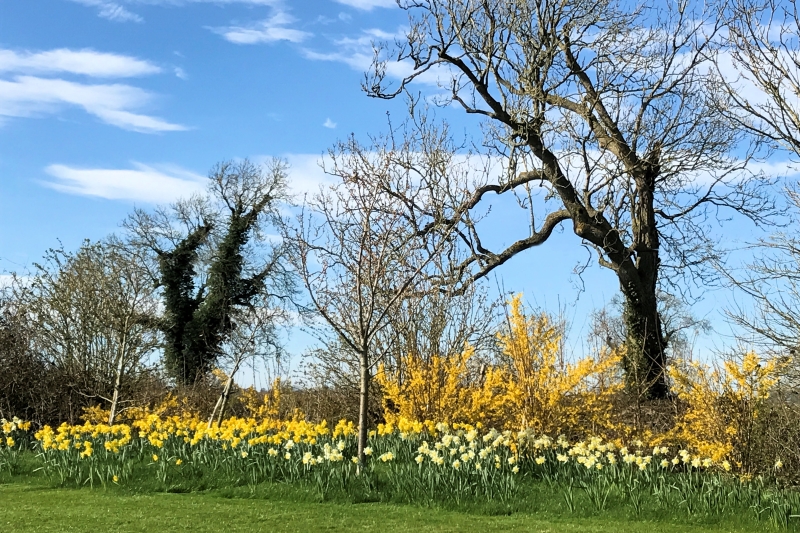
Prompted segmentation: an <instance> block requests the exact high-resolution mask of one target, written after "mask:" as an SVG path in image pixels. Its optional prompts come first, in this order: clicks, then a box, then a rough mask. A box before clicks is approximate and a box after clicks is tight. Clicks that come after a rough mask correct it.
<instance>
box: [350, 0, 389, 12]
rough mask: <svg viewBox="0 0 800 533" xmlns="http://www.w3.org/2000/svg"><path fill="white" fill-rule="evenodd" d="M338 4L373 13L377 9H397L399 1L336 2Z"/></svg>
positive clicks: (354, 0)
mask: <svg viewBox="0 0 800 533" xmlns="http://www.w3.org/2000/svg"><path fill="white" fill-rule="evenodd" d="M336 2H338V3H340V4H344V5H346V6H350V7H354V8H356V9H362V10H364V11H372V9H373V8H376V7H397V0H336Z"/></svg>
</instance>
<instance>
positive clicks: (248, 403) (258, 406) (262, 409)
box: [239, 378, 281, 419]
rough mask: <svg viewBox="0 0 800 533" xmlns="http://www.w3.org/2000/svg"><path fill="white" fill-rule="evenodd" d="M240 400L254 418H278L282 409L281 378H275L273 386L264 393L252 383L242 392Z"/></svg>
mask: <svg viewBox="0 0 800 533" xmlns="http://www.w3.org/2000/svg"><path fill="white" fill-rule="evenodd" d="M239 401H240V402H241V403H242V405H243V406H244V408H245V409H246V410H247V413H248V414H249V415H250V416H251V417H252V418H259V419H260V418H278V416H279V414H280V409H281V378H275V380H274V381H273V382H272V388H271V389H270V390H269V391H267V393H266V394H263V395H262V394H260V393H259V392H258V391H256V389H255V387H254V386H252V385H251V386H250V387H248V388H246V389H244V390H243V391H242V392H241V394H240V395H239Z"/></svg>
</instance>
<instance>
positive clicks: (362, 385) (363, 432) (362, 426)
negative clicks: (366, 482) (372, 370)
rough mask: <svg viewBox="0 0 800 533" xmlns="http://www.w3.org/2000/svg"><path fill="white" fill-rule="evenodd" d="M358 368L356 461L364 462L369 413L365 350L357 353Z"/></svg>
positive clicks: (367, 366) (367, 370)
mask: <svg viewBox="0 0 800 533" xmlns="http://www.w3.org/2000/svg"><path fill="white" fill-rule="evenodd" d="M359 367H360V368H359V369H360V371H361V379H360V380H359V390H358V397H359V404H358V461H359V463H360V464H361V465H363V464H364V457H365V455H364V449H365V448H366V447H367V436H368V432H369V428H368V425H367V424H368V422H369V420H368V414H369V411H368V409H369V382H370V375H369V357H368V356H367V354H366V352H365V353H362V354H360V355H359Z"/></svg>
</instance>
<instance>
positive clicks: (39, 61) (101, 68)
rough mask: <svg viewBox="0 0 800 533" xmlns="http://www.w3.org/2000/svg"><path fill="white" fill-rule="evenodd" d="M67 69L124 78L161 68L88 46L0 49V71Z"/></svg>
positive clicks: (44, 72) (75, 72) (153, 71)
mask: <svg viewBox="0 0 800 533" xmlns="http://www.w3.org/2000/svg"><path fill="white" fill-rule="evenodd" d="M2 72H22V73H27V74H53V73H69V74H80V75H85V76H93V77H98V78H128V77H133V76H144V75H148V74H157V73H159V72H161V68H160V67H158V66H156V65H154V64H152V63H150V62H148V61H143V60H141V59H137V58H135V57H130V56H125V55H120V54H109V53H104V52H97V51H95V50H91V49H83V50H69V49H67V48H58V49H56V50H47V51H44V52H28V51H19V52H18V51H14V50H4V49H0V73H2Z"/></svg>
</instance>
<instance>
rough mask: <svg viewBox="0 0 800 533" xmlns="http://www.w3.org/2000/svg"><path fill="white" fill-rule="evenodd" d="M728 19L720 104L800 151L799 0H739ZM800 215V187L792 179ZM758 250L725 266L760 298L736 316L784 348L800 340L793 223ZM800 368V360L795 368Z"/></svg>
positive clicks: (758, 340) (781, 147) (782, 146)
mask: <svg viewBox="0 0 800 533" xmlns="http://www.w3.org/2000/svg"><path fill="white" fill-rule="evenodd" d="M731 6H732V7H731V12H730V13H729V16H728V20H729V21H730V22H729V25H728V29H729V31H728V34H727V43H726V44H727V46H726V47H725V48H724V49H723V50H721V51H720V54H719V55H718V58H717V67H718V69H719V71H720V73H721V76H720V77H721V79H723V80H724V82H725V83H724V85H723V87H724V88H725V90H726V95H727V97H728V101H727V103H728V105H726V106H721V107H722V108H723V110H724V112H725V113H726V114H727V115H728V116H730V118H731V120H733V121H735V122H736V123H737V124H738V125H739V126H740V127H742V128H745V129H747V130H748V131H750V132H752V133H753V134H755V135H756V136H757V137H758V138H759V139H760V140H762V141H763V142H764V143H765V144H766V145H767V147H768V149H769V150H768V152H767V155H768V156H771V155H773V154H775V152H776V151H783V152H784V153H788V154H789V156H790V157H795V158H797V157H800V114H799V111H798V110H799V109H800V106H799V104H800V56H799V55H798V54H799V53H800V42H798V39H800V18H798V17H799V16H800V12H799V11H798V3H797V1H796V0H780V1H777V0H735V1H734V2H732V3H731ZM788 197H789V200H790V202H791V204H793V207H794V212H793V217H792V219H791V220H790V222H789V224H788V226H787V227H789V228H796V227H797V225H798V223H800V220H798V213H800V191H798V190H797V187H796V185H795V186H789V187H788ZM750 249H751V250H753V251H755V252H756V254H757V255H756V257H755V258H754V259H753V260H752V261H751V262H749V263H748V264H746V265H745V267H744V269H743V270H742V272H738V273H737V272H732V271H730V270H729V269H727V268H726V269H723V272H724V273H725V274H726V275H727V277H728V279H729V281H731V282H732V284H733V285H734V286H735V287H736V288H738V289H739V290H741V291H743V292H744V294H746V295H747V296H748V297H749V298H751V299H752V300H751V301H752V302H753V303H754V304H755V305H752V306H751V305H749V304H736V305H734V307H733V308H731V309H729V310H728V311H727V314H728V316H729V318H730V319H731V320H732V321H733V322H734V323H735V324H737V325H739V326H741V327H743V328H744V330H745V331H747V332H748V333H749V334H752V335H753V337H751V338H749V339H747V340H748V342H750V343H754V344H757V345H761V346H762V347H764V348H766V349H768V350H770V351H777V352H779V353H782V354H787V353H790V354H793V355H796V353H797V349H798V347H800V312H798V305H800V269H798V267H797V264H798V260H800V241H798V239H797V237H796V236H795V235H794V233H793V231H791V230H784V231H781V232H778V233H775V234H773V235H772V236H770V237H768V238H766V239H762V240H760V241H759V242H757V243H755V244H753V245H752V246H751V248H750ZM795 370H796V368H795Z"/></svg>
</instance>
